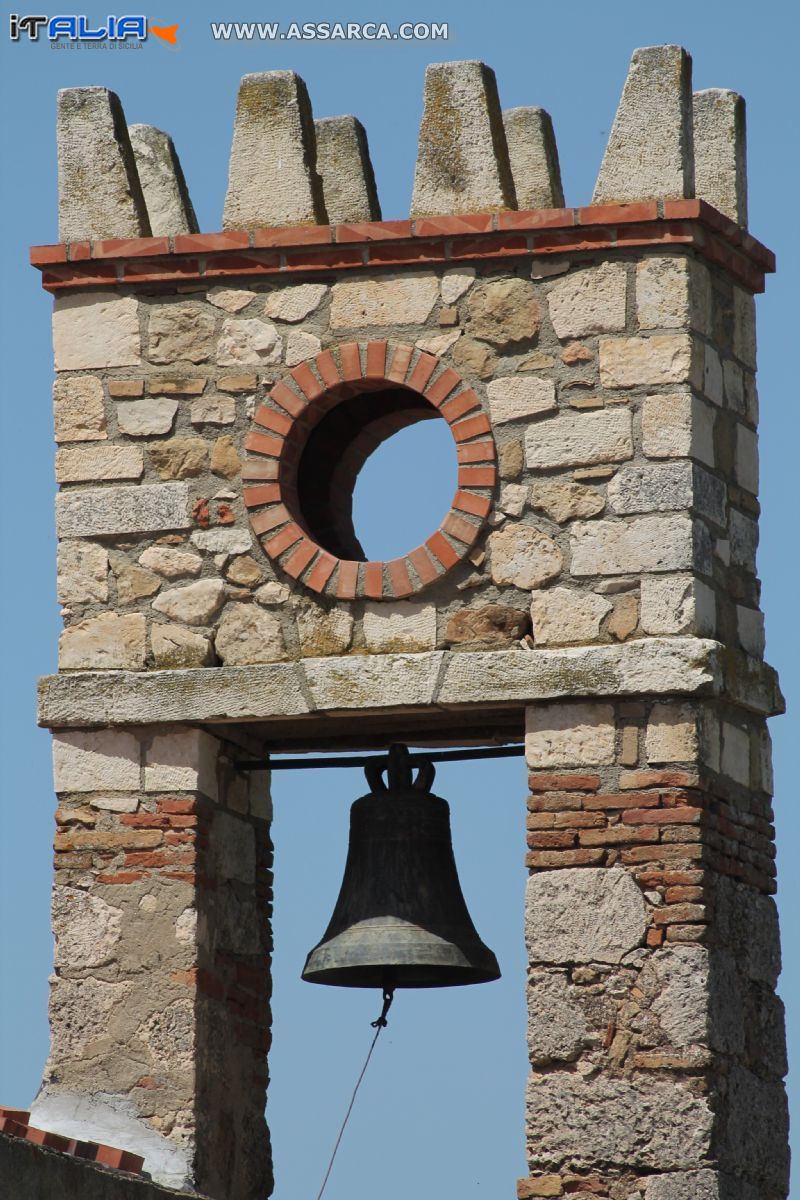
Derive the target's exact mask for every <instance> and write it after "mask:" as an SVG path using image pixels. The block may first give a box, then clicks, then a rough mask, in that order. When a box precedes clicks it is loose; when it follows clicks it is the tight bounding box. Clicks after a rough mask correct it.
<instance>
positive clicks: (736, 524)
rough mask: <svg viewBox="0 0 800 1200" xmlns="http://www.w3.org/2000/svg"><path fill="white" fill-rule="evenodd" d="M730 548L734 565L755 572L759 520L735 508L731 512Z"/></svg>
mask: <svg viewBox="0 0 800 1200" xmlns="http://www.w3.org/2000/svg"><path fill="white" fill-rule="evenodd" d="M730 548H731V562H732V563H733V565H734V566H737V567H744V568H745V569H746V570H748V571H750V572H751V573H755V569H756V550H757V549H758V522H757V521H754V520H752V519H751V518H750V517H746V516H745V515H744V513H740V512H739V511H738V509H735V508H732V509H731V513H730Z"/></svg>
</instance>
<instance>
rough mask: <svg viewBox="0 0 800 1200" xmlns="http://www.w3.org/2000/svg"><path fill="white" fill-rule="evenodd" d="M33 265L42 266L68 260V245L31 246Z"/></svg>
mask: <svg viewBox="0 0 800 1200" xmlns="http://www.w3.org/2000/svg"><path fill="white" fill-rule="evenodd" d="M30 261H31V266H34V267H42V266H47V265H48V264H49V263H65V262H66V261H67V247H66V246H31V248H30Z"/></svg>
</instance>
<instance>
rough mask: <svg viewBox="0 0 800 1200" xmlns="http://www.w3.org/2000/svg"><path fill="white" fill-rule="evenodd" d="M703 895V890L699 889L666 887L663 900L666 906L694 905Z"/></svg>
mask: <svg viewBox="0 0 800 1200" xmlns="http://www.w3.org/2000/svg"><path fill="white" fill-rule="evenodd" d="M704 895H705V890H704V889H703V888H701V887H668V888H667V890H666V893H665V895H664V899H665V900H666V902H667V904H694V903H695V902H697V901H700V900H702V899H703V897H704Z"/></svg>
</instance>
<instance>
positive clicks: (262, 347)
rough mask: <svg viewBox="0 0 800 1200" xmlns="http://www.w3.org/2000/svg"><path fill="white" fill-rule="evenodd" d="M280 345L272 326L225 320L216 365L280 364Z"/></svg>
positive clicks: (253, 322)
mask: <svg viewBox="0 0 800 1200" xmlns="http://www.w3.org/2000/svg"><path fill="white" fill-rule="evenodd" d="M282 352H283V342H282V340H281V338H280V336H279V335H278V331H277V329H276V328H275V326H274V325H271V324H270V323H269V322H268V321H259V320H257V319H256V318H255V317H253V318H250V319H249V320H233V319H230V320H227V321H225V322H224V323H223V326H222V333H221V334H220V339H219V345H218V347H217V362H218V363H219V364H220V366H222V367H239V366H244V365H247V364H250V363H267V364H270V363H277V362H280V361H281V354H282Z"/></svg>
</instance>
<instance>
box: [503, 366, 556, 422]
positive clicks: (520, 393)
mask: <svg viewBox="0 0 800 1200" xmlns="http://www.w3.org/2000/svg"><path fill="white" fill-rule="evenodd" d="M486 393H487V395H488V397H489V412H490V414H491V419H492V423H493V424H495V425H501V424H503V423H504V422H506V421H524V420H525V419H526V418H527V417H532V416H535V415H536V414H537V413H542V412H549V411H550V410H551V409H554V408H555V407H556V385H555V384H554V383H553V381H552V380H551V379H537V378H536V377H535V376H525V375H504V376H502V377H501V378H500V379H493V380H492V382H491V383H490V384H489V385H488V387H487V388H486Z"/></svg>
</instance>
